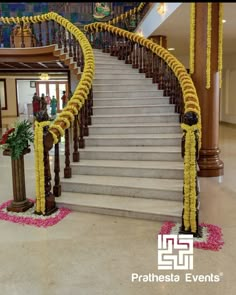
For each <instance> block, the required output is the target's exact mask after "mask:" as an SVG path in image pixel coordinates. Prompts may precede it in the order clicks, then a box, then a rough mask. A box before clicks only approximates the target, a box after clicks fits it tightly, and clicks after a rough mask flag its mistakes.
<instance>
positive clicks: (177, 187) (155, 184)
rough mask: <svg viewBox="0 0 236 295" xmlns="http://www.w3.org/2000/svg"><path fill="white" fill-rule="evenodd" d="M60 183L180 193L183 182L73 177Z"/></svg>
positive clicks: (108, 177) (129, 178) (136, 178)
mask: <svg viewBox="0 0 236 295" xmlns="http://www.w3.org/2000/svg"><path fill="white" fill-rule="evenodd" d="M61 183H62V184H63V183H76V184H82V183H83V184H86V185H104V186H113V187H126V188H137V189H145V190H147V193H148V190H150V189H153V190H163V191H174V192H176V191H177V192H180V193H182V190H183V180H178V179H158V178H144V177H142V178H140V177H121V176H108V175H106V176H100V175H99V176H98V175H83V174H81V175H73V177H72V178H64V179H62V180H61Z"/></svg>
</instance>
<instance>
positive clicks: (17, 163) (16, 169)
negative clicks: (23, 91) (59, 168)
mask: <svg viewBox="0 0 236 295" xmlns="http://www.w3.org/2000/svg"><path fill="white" fill-rule="evenodd" d="M33 139H34V135H33V131H32V124H31V123H30V122H29V121H27V120H24V121H22V122H17V123H16V124H15V127H14V128H11V129H9V130H7V131H6V132H5V133H4V134H3V136H2V139H1V140H0V148H1V149H3V155H5V156H10V157H11V163H12V182H13V201H12V202H11V204H10V205H9V206H8V207H7V210H8V211H13V212H24V211H26V210H27V209H29V208H30V207H32V206H33V203H32V202H30V201H29V200H28V199H26V192H25V171H24V155H25V154H27V153H29V152H30V148H29V143H31V142H33Z"/></svg>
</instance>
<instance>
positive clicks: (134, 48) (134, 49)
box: [131, 42, 136, 68]
mask: <svg viewBox="0 0 236 295" xmlns="http://www.w3.org/2000/svg"><path fill="white" fill-rule="evenodd" d="M132 48H133V50H132V59H131V62H132V68H135V57H136V43H134V42H133V43H132Z"/></svg>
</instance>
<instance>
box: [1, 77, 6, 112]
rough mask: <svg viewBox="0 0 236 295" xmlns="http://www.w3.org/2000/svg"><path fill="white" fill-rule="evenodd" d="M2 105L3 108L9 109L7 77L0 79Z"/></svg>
mask: <svg viewBox="0 0 236 295" xmlns="http://www.w3.org/2000/svg"><path fill="white" fill-rule="evenodd" d="M0 106H1V109H2V110H7V94H6V79H0Z"/></svg>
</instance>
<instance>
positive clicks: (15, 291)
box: [0, 125, 236, 295]
mask: <svg viewBox="0 0 236 295" xmlns="http://www.w3.org/2000/svg"><path fill="white" fill-rule="evenodd" d="M235 146H236V129H235V128H232V127H230V126H223V125H222V126H221V127H220V148H221V159H222V160H223V161H224V164H225V174H224V177H223V178H222V179H219V178H200V185H201V193H200V200H201V212H200V220H201V221H204V222H207V223H212V224H216V225H219V226H221V227H222V229H223V234H224V241H225V245H224V247H223V249H222V250H221V251H219V252H212V251H205V250H200V249H194V269H193V271H173V273H174V274H179V275H180V277H181V278H184V275H185V273H186V272H191V273H192V274H195V275H198V274H203V275H204V274H211V273H212V274H217V275H218V274H219V273H221V274H222V277H221V282H219V283H210V282H202V283H200V282H198V283H194V282H192V283H185V282H184V280H183V279H182V280H181V282H178V283H157V282H146V283H145V282H133V283H132V282H131V275H132V273H138V274H140V275H145V274H149V273H154V274H169V273H170V272H171V271H160V270H158V269H157V243H156V237H157V233H158V231H159V230H160V228H161V223H159V222H153V221H144V220H136V219H128V218H121V217H112V216H103V215H97V214H87V213H76V212H73V213H71V214H70V215H68V216H67V217H66V218H65V219H64V220H62V221H61V222H60V223H58V224H57V225H55V226H53V227H51V228H47V229H43V228H35V227H31V226H22V225H18V224H13V223H9V222H6V221H0V234H1V239H0V261H1V267H0V290H1V291H0V292H1V294H4V295H23V294H24V295H25V294H27V293H28V294H34V295H49V294H50V295H77V294H80V295H120V294H124V295H143V294H148V295H156V294H163V295H178V294H181V295H187V294H198V295H199V294H201V295H213V294H214V295H223V294H227V295H234V294H236V284H235V265H236V254H235V249H236V214H235V212H236V197H235V192H236V181H235V175H236V174H235V169H236V168H235V167H236V157H235V156H236V149H235ZM62 150H63V149H62ZM25 174H26V190H27V197H32V198H34V196H35V184H34V161H33V152H32V153H31V154H29V155H26V156H25ZM11 181H12V180H11V169H10V158H9V157H4V156H2V154H0V202H3V201H6V200H8V199H11V198H12V183H11Z"/></svg>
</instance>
